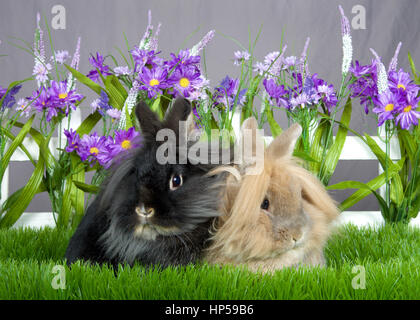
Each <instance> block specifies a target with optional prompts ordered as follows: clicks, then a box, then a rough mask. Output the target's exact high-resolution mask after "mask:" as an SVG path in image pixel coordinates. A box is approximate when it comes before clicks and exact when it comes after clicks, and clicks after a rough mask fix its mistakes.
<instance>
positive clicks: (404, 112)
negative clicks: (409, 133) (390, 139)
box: [396, 92, 420, 130]
mask: <svg viewBox="0 0 420 320" xmlns="http://www.w3.org/2000/svg"><path fill="white" fill-rule="evenodd" d="M419 101H420V97H417V96H416V95H415V94H414V93H412V92H410V93H408V94H407V104H406V105H405V106H401V107H400V108H399V110H398V111H399V114H398V115H397V118H396V123H397V124H399V125H400V127H401V128H402V129H404V130H408V129H409V128H410V126H411V125H413V126H417V125H418V124H419V122H418V119H419V118H420V111H417V110H418V103H419Z"/></svg>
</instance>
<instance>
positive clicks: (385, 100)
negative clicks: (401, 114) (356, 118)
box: [372, 90, 403, 127]
mask: <svg viewBox="0 0 420 320" xmlns="http://www.w3.org/2000/svg"><path fill="white" fill-rule="evenodd" d="M374 103H375V105H376V107H375V108H373V109H372V111H373V112H374V113H376V114H377V115H378V127H379V126H381V125H382V124H383V123H384V122H385V121H386V120H392V119H394V115H395V114H396V113H397V111H398V109H399V108H400V106H401V104H402V103H403V101H402V96H401V95H400V94H399V93H396V94H394V93H392V92H391V91H389V90H388V91H385V92H384V93H382V94H380V95H379V96H378V97H377V98H376V97H375V98H374Z"/></svg>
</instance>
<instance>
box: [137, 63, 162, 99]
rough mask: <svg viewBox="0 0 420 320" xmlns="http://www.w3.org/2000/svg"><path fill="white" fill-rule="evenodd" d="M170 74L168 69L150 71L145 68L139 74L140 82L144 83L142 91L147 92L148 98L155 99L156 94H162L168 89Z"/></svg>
mask: <svg viewBox="0 0 420 320" xmlns="http://www.w3.org/2000/svg"><path fill="white" fill-rule="evenodd" d="M167 76H168V72H167V71H166V69H164V68H161V67H156V68H152V69H149V68H147V67H144V68H143V69H142V72H141V73H140V74H139V80H140V82H141V83H142V86H141V87H140V88H141V89H142V90H147V93H148V97H149V98H154V97H155V96H156V94H162V90H163V89H166V88H168V84H167V79H166V78H167Z"/></svg>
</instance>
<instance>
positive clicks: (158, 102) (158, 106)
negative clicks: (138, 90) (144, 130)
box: [150, 96, 165, 120]
mask: <svg viewBox="0 0 420 320" xmlns="http://www.w3.org/2000/svg"><path fill="white" fill-rule="evenodd" d="M161 101H162V99H161V96H159V97H158V98H157V99H156V100H155V101H154V102H153V104H152V106H151V107H150V109H151V110H152V111H153V112H156V113H157V114H158V116H159V119H160V120H163V117H164V116H165V114H164V112H163V110H162V105H161Z"/></svg>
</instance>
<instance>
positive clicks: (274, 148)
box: [267, 123, 302, 159]
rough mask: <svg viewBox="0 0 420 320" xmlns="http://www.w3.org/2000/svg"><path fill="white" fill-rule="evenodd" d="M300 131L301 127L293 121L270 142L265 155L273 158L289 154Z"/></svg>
mask: <svg viewBox="0 0 420 320" xmlns="http://www.w3.org/2000/svg"><path fill="white" fill-rule="evenodd" d="M301 133H302V127H301V126H300V125H299V124H298V123H295V124H294V125H292V126H291V127H290V128H289V129H287V130H286V131H284V132H283V133H282V134H281V135H280V136H278V137H277V138H275V139H274V140H273V142H271V144H270V145H269V146H268V148H267V155H268V156H269V157H271V158H273V159H276V158H280V157H285V156H291V155H292V153H293V149H294V148H295V145H296V141H297V140H298V139H299V137H300V135H301Z"/></svg>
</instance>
